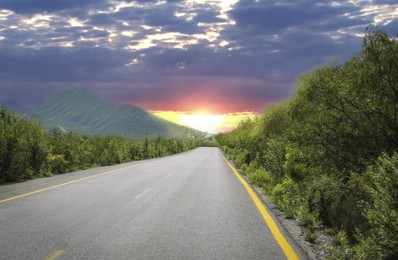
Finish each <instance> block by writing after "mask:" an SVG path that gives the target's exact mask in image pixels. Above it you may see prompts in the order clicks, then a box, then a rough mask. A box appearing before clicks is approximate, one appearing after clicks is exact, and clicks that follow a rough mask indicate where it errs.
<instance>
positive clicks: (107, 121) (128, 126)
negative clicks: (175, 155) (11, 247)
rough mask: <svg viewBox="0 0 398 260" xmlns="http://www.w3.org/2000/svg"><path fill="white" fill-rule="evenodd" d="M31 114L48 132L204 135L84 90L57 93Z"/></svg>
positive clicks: (177, 136) (178, 136)
mask: <svg viewBox="0 0 398 260" xmlns="http://www.w3.org/2000/svg"><path fill="white" fill-rule="evenodd" d="M33 114H34V115H36V116H37V117H38V118H39V119H41V120H42V122H43V124H44V126H45V127H46V128H47V129H52V128H54V127H61V128H62V129H65V130H66V131H73V132H76V133H81V134H99V135H108V134H112V135H122V136H126V137H143V136H145V135H148V136H156V135H160V136H165V137H175V138H189V137H198V136H204V135H205V133H203V132H200V131H197V130H194V129H191V128H188V127H185V126H181V125H178V124H175V123H172V122H169V121H167V120H164V119H162V118H159V117H156V116H154V115H153V114H151V113H149V112H148V111H146V110H144V109H141V108H138V107H134V106H129V105H116V104H113V103H111V102H107V101H105V100H102V99H100V98H98V97H96V96H95V95H93V94H92V93H91V92H89V91H88V90H86V89H83V88H77V89H72V90H67V91H64V92H60V93H58V94H57V95H55V96H53V97H51V98H50V99H48V100H47V101H46V102H45V103H44V104H43V105H41V106H40V107H38V108H36V109H34V110H33Z"/></svg>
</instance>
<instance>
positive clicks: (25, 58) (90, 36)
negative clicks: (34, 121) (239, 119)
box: [0, 0, 398, 113]
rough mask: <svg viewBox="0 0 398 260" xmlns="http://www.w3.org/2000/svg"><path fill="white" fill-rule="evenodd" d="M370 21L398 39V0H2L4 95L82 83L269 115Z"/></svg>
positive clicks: (145, 101) (44, 92) (147, 102)
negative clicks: (231, 1)
mask: <svg viewBox="0 0 398 260" xmlns="http://www.w3.org/2000/svg"><path fill="white" fill-rule="evenodd" d="M369 22H372V23H377V24H378V25H379V26H380V28H382V29H385V30H387V32H389V33H390V34H391V35H395V34H396V33H397V32H398V29H397V28H398V4H397V3H396V2H395V1H387V0H384V1H376V0H374V1H360V0H357V1H356V0H352V1H338V2H325V1H320V0H303V1H276V0H268V1H262V0H259V1H254V0H253V1H252V0H240V1H237V2H236V3H235V4H234V5H231V4H227V3H226V2H224V1H196V0H193V1H110V0H109V1H108V0H100V1H88V0H87V1H86V0H84V1H83V0H64V1H55V0H43V1H33V0H24V1H22V0H0V60H1V62H0V95H1V96H2V97H3V96H4V97H6V98H14V99H19V100H21V101H22V102H23V103H29V104H31V105H36V104H38V103H40V102H42V101H43V99H44V98H45V97H47V96H48V95H50V94H51V93H53V92H54V91H56V90H58V89H60V88H62V89H63V88H70V87H76V86H80V87H81V86H83V87H87V88H90V89H91V90H93V91H94V92H95V93H97V94H99V95H101V96H103V97H106V98H108V99H111V100H114V101H116V102H120V103H130V104H137V105H141V106H143V107H145V108H148V109H151V110H178V109H179V110H181V111H186V110H190V109H195V106H198V107H200V106H202V107H209V108H211V109H212V110H214V111H218V112H220V113H227V112H242V111H257V112H258V111H261V110H262V109H264V107H266V106H267V105H269V104H272V103H275V102H278V101H281V100H283V99H286V98H287V97H288V96H290V95H291V94H292V93H293V92H294V89H295V79H296V78H297V76H298V75H300V74H301V73H305V72H308V71H309V70H311V69H313V68H314V67H316V66H322V65H323V64H325V63H327V62H330V61H333V60H335V61H337V62H339V63H341V62H344V61H345V60H346V59H347V58H349V57H351V56H352V55H353V54H354V53H356V52H358V51H359V50H360V48H361V41H362V36H363V34H364V30H365V28H366V26H367V25H368V23H369ZM28 95H29V96H28ZM22 102H21V103H22Z"/></svg>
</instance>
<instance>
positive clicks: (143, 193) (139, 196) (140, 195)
mask: <svg viewBox="0 0 398 260" xmlns="http://www.w3.org/2000/svg"><path fill="white" fill-rule="evenodd" d="M150 190H152V187H149V188H148V189H146V190H144V191H143V192H141V193H140V194H138V195H137V196H135V197H134V199H135V200H137V199H139V198H141V197H142V196H144V195H145V193H147V192H148V191H150Z"/></svg>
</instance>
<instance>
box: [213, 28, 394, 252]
mask: <svg viewBox="0 0 398 260" xmlns="http://www.w3.org/2000/svg"><path fill="white" fill-rule="evenodd" d="M216 138H217V141H218V142H219V143H220V145H222V146H223V147H227V149H225V148H224V149H225V150H226V151H227V154H228V155H230V156H231V158H234V159H237V161H236V162H237V164H238V166H240V167H241V168H242V169H250V173H249V174H248V176H249V178H250V179H251V180H252V181H254V182H256V183H257V184H259V185H260V186H262V187H266V189H265V190H266V191H268V193H269V194H270V195H271V198H272V199H273V201H274V202H275V203H276V204H277V205H279V206H280V207H281V208H282V209H283V210H284V211H285V213H286V214H287V215H288V216H293V217H295V218H297V219H299V220H300V221H301V222H302V223H304V224H305V225H308V226H309V227H311V229H312V227H313V226H314V225H316V224H317V223H319V221H320V222H321V223H323V224H324V225H327V226H331V227H332V228H334V229H336V230H343V232H341V233H340V234H341V235H340V236H341V239H340V240H341V241H343V240H344V241H343V242H344V243H343V242H342V243H341V245H339V247H340V248H341V250H345V251H346V252H349V253H341V254H340V253H336V252H335V253H336V256H337V258H345V257H349V256H355V257H357V258H360V259H366V258H372V259H381V258H391V259H392V258H394V257H395V258H396V257H398V255H397V254H398V253H397V248H398V222H397V221H398V210H397V208H398V197H397V196H398V195H397V194H398V176H397V174H398V164H397V162H398V155H397V152H398V41H397V40H396V39H394V38H390V37H389V36H388V35H387V33H385V32H383V31H381V30H378V29H377V28H375V27H372V26H370V27H368V29H367V34H366V36H365V38H364V41H363V46H362V50H361V52H360V53H358V54H357V55H356V56H354V57H352V58H351V59H349V60H348V61H347V62H346V63H344V64H342V65H337V64H333V63H332V64H328V65H326V66H324V67H322V68H316V69H314V70H313V71H312V72H310V73H308V74H305V75H302V76H301V77H300V78H299V79H298V89H297V93H296V94H295V95H294V96H293V97H292V98H290V99H289V100H288V101H287V102H285V103H282V104H279V105H277V106H274V107H271V108H269V109H267V110H266V111H265V112H264V113H263V114H262V115H261V116H260V117H259V118H258V119H256V120H254V121H251V122H243V123H242V124H241V125H240V126H239V127H238V128H237V129H236V130H235V131H233V132H231V133H228V134H221V135H218V136H217V137H216ZM380 156H381V157H380ZM379 157H380V158H381V159H378V158H379ZM242 158H245V160H242ZM253 165H255V166H256V167H257V169H258V170H259V171H256V169H252V167H253ZM369 167H370V168H369ZM261 169H264V170H265V171H266V173H267V174H266V175H265V174H260V173H261V172H262V171H261ZM265 171H264V172H265ZM270 186H271V187H270ZM364 205H367V207H365V206H364ZM345 236H347V237H345ZM354 244H356V245H357V246H356V247H355V248H354V246H353V245H354ZM347 248H348V249H347Z"/></svg>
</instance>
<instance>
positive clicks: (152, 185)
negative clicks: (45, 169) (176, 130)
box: [0, 148, 295, 259]
mask: <svg viewBox="0 0 398 260" xmlns="http://www.w3.org/2000/svg"><path fill="white" fill-rule="evenodd" d="M21 195H22V196H21ZM270 230H272V228H271V229H270V227H269V226H268V225H267V224H266V222H265V220H264V216H263V215H262V214H261V213H260V210H259V208H258V206H257V205H256V204H255V202H254V201H253V199H252V197H251V195H250V194H249V193H248V191H247V190H246V188H245V187H244V185H243V184H242V182H241V181H240V180H239V179H238V178H237V176H236V174H235V173H234V171H233V170H232V169H231V168H230V166H229V165H228V164H227V162H226V161H225V160H224V158H223V157H222V155H221V152H220V150H219V149H218V148H198V149H195V150H192V151H189V152H186V153H182V154H178V155H174V156H168V157H164V158H158V159H151V160H145V161H137V162H131V163H126V164H121V165H115V166H109V167H101V168H95V169H90V170H85V171H79V172H74V173H70V174H64V175H57V176H54V177H50V178H43V179H37V180H32V181H28V182H24V183H16V184H11V185H5V186H0V259H286V258H287V256H288V257H289V258H294V257H295V254H294V251H293V253H292V251H289V250H291V248H290V249H289V244H287V245H286V244H285V245H283V243H282V245H281V244H280V242H277V239H276V238H275V236H278V234H276V235H275V234H274V235H273V234H272V233H271V231H270ZM279 235H280V234H279ZM282 239H283V238H282ZM283 249H284V250H283ZM284 251H286V252H287V253H286V252H284ZM289 252H290V254H289Z"/></svg>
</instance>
